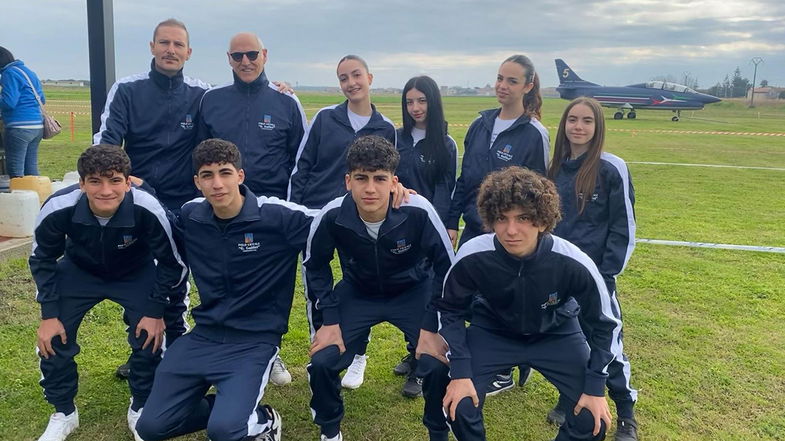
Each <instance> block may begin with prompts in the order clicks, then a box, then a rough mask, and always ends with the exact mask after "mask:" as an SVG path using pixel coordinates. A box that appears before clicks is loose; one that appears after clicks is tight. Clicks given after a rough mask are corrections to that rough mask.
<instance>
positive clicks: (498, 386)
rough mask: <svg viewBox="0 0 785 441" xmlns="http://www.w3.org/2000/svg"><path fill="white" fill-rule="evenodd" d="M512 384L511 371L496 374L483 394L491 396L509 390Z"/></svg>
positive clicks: (513, 384)
mask: <svg viewBox="0 0 785 441" xmlns="http://www.w3.org/2000/svg"><path fill="white" fill-rule="evenodd" d="M514 386H515V381H513V379H512V372H510V373H508V374H496V378H494V379H493V381H492V382H491V384H489V385H488V392H486V393H485V395H486V396H493V395H496V394H498V393H502V392H504V391H506V390H510V389H512V388H513V387H514Z"/></svg>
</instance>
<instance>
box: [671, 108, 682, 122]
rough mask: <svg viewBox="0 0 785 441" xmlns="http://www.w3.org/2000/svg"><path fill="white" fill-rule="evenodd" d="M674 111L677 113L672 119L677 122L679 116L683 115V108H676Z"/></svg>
mask: <svg viewBox="0 0 785 441" xmlns="http://www.w3.org/2000/svg"><path fill="white" fill-rule="evenodd" d="M673 112H674V113H675V114H676V115H675V116H674V117H673V118H671V121H673V122H677V121H678V120H679V117H680V116H681V110H674V111H673Z"/></svg>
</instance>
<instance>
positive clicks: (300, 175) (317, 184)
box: [288, 55, 396, 389]
mask: <svg viewBox="0 0 785 441" xmlns="http://www.w3.org/2000/svg"><path fill="white" fill-rule="evenodd" d="M336 73H337V75H338V82H339V84H340V86H341V91H342V92H343V94H344V96H345V97H346V101H344V102H343V103H341V104H337V105H333V106H328V107H325V108H323V109H321V110H319V112H317V113H316V115H315V116H314V117H313V120H312V122H311V126H310V128H309V129H308V133H306V135H305V137H304V138H303V142H302V144H301V145H300V149H299V150H298V152H297V162H296V166H295V168H294V171H293V172H292V177H291V179H290V181H289V190H288V199H289V200H290V201H292V202H295V203H298V204H302V205H305V206H306V207H309V208H317V209H319V208H322V207H324V206H325V205H326V204H327V203H328V202H330V201H332V200H333V199H335V198H337V197H339V196H342V195H344V194H346V187H345V185H346V184H345V182H344V176H345V175H346V151H347V150H348V149H349V145H351V143H352V142H353V141H354V140H355V139H357V138H359V137H361V136H368V135H378V136H381V137H382V138H385V139H387V140H388V141H390V143H392V144H393V145H395V144H396V136H395V125H394V124H393V123H392V121H391V120H390V119H389V118H387V117H386V116H384V115H382V114H381V113H379V112H377V111H376V106H374V105H373V104H372V103H371V84H372V83H373V74H372V73H370V72H369V70H368V63H366V62H365V60H363V59H362V58H360V57H359V56H357V55H347V56H345V57H343V58H341V60H340V61H339V62H338V67H337V69H336ZM306 297H307V299H306V308H307V310H308V314H309V316H311V317H312V318H313V319H314V320H316V321H317V322H318V321H319V320H320V318H319V311H318V310H316V309H315V308H314V307H313V303H314V302H315V301H316V299H315V298H314V297H313V296H312V295H311V294H310V293H308V292H306ZM366 361H367V357H366V355H365V350H362V351H360V352H358V354H357V358H356V360H355V361H354V363H352V365H351V366H349V369H348V370H347V372H346V375H344V378H343V382H342V385H343V386H344V387H346V388H348V389H356V388H358V387H360V386H361V385H362V383H363V381H364V379H365V366H366Z"/></svg>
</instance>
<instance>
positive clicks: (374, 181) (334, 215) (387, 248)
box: [303, 136, 454, 441]
mask: <svg viewBox="0 0 785 441" xmlns="http://www.w3.org/2000/svg"><path fill="white" fill-rule="evenodd" d="M398 162H399V155H398V151H397V150H395V147H393V145H392V144H391V143H390V142H389V141H387V140H386V139H384V138H381V137H379V136H365V137H361V138H358V139H357V140H356V141H354V143H353V144H352V145H351V146H350V147H349V150H348V152H347V155H346V163H347V170H348V171H347V173H346V177H345V181H346V189H347V190H348V191H349V194H347V195H345V196H341V197H339V198H337V199H334V200H333V201H332V202H329V203H328V204H327V205H326V206H325V207H324V208H323V209H322V210H321V211H320V212H319V215H318V216H317V217H316V219H314V221H313V225H312V226H311V233H310V236H309V238H308V246H307V249H306V253H305V260H304V262H303V265H304V267H305V274H304V279H305V283H306V289H307V291H308V292H309V294H311V295H312V296H314V297H315V298H316V299H317V302H316V311H317V312H318V313H319V314H316V316H314V315H311V316H309V319H310V320H311V322H312V323H311V326H312V329H314V330H316V331H315V334H314V335H313V336H312V344H311V349H310V355H311V362H310V363H309V364H308V377H309V381H310V384H311V391H312V394H313V396H312V398H311V409H312V412H313V415H314V422H315V423H316V424H317V425H319V426H320V429H321V439H322V440H329V441H338V440H341V439H342V435H341V430H340V425H341V420H342V419H343V415H344V405H343V400H342V399H341V380H340V378H339V376H338V374H339V373H340V372H341V371H342V370H343V369H346V368H347V367H348V366H349V365H350V364H351V363H352V360H353V358H354V355H355V354H357V353H358V351H361V350H363V348H364V347H365V344H366V339H367V336H368V333H369V332H370V328H371V327H372V326H374V325H376V324H379V323H382V322H388V323H390V324H392V325H393V326H395V327H396V328H398V329H399V330H400V331H402V332H403V334H404V337H405V338H406V341H407V342H408V343H409V345H410V346H416V345H418V339H420V338H422V335H423V334H424V333H430V334H432V335H435V332H436V330H437V318H436V311H435V310H434V309H433V308H432V307H431V301H432V299H433V298H436V297H438V296H439V295H441V285H442V281H443V279H444V275H445V273H446V272H447V270H448V268H449V267H450V264H451V263H452V259H453V257H454V254H453V250H452V244H451V243H450V238H449V236H448V235H447V230H446V229H445V228H444V225H443V224H442V222H441V220H440V219H439V215H438V214H437V213H436V210H435V209H434V208H433V206H432V205H431V204H430V202H428V200H427V199H425V198H423V197H422V196H419V195H411V196H410V197H409V200H408V202H404V203H403V204H402V205H401V206H400V208H394V206H393V197H392V196H391V192H392V191H393V190H394V189H395V188H397V186H398V179H397V177H396V176H395V169H396V168H397V167H398ZM336 249H337V250H338V256H339V258H340V260H341V270H342V275H343V278H342V279H341V280H340V281H339V282H338V283H337V284H336V285H335V286H333V274H332V269H331V268H330V261H331V260H332V259H333V255H334V253H335V250H336ZM429 331H430V332H429Z"/></svg>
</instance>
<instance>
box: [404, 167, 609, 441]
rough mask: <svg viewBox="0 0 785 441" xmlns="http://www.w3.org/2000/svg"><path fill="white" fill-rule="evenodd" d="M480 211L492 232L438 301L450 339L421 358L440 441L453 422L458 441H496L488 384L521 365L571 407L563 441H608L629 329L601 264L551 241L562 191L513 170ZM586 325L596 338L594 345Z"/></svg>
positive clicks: (484, 190) (427, 348) (460, 260)
mask: <svg viewBox="0 0 785 441" xmlns="http://www.w3.org/2000/svg"><path fill="white" fill-rule="evenodd" d="M477 205H478V208H479V213H480V216H481V217H482V220H483V222H484V223H485V225H486V226H487V227H489V228H490V229H492V230H493V233H490V234H485V235H482V236H478V237H476V238H474V239H471V240H470V241H468V242H467V243H466V244H464V245H463V246H462V247H461V249H460V250H459V251H458V254H457V256H456V258H455V263H454V264H453V266H452V267H451V268H450V271H449V272H448V273H447V277H446V280H445V283H444V292H443V296H442V297H441V298H440V299H438V300H436V301H435V306H436V309H437V310H438V312H439V324H440V329H439V334H441V337H443V338H444V340H442V338H441V337H440V336H439V335H435V334H432V335H427V334H426V335H425V337H427V338H429V339H430V340H429V341H428V342H424V341H423V336H422V335H421V345H420V346H419V347H418V349H417V353H418V355H419V356H420V362H419V366H418V369H419V372H418V374H419V375H421V376H422V377H423V379H424V380H423V394H424V396H425V416H424V417H423V423H424V424H425V426H426V428H427V429H428V431H429V435H430V439H431V440H432V441H436V440H438V441H446V440H447V435H448V423H449V428H450V429H451V430H452V431H453V434H454V435H455V437H456V439H458V440H459V441H470V440H471V441H474V440H485V439H486V436H485V427H484V425H483V416H482V406H483V402H484V399H485V391H486V390H487V389H488V384H489V383H490V382H491V381H493V378H494V376H495V375H496V373H497V372H500V371H503V370H505V369H509V368H511V367H513V366H519V365H525V366H531V367H532V368H534V369H536V370H537V371H539V372H540V373H542V375H543V376H544V377H545V378H546V379H547V380H548V381H550V382H551V383H552V384H553V385H554V386H556V388H557V389H559V392H560V393H561V394H562V395H563V396H565V397H567V398H569V400H570V408H571V409H573V412H568V415H567V419H566V422H565V423H564V425H562V426H561V428H560V429H559V432H558V435H557V437H556V441H568V440H569V441H572V440H576V441H577V440H602V439H604V438H605V432H606V430H607V428H608V426H609V425H610V422H611V415H610V409H609V408H608V403H607V401H606V400H605V379H606V377H607V366H608V364H609V363H610V362H611V360H613V357H614V354H613V352H614V351H616V350H618V348H616V347H615V346H616V345H615V342H616V341H617V338H616V337H617V336H618V334H619V332H620V331H621V322H620V321H618V320H617V319H615V318H614V316H613V314H612V312H611V306H610V297H609V295H608V290H607V288H606V286H605V283H604V282H603V279H602V276H601V275H600V273H599V271H598V270H597V267H596V266H595V264H594V263H593V262H592V260H591V259H590V258H589V257H588V256H587V255H586V254H584V253H583V252H581V251H580V250H579V249H578V248H577V247H576V246H574V245H573V244H571V243H570V242H567V241H565V240H564V239H561V238H559V237H556V236H553V235H551V234H550V231H551V230H553V228H554V226H555V225H556V223H557V222H558V221H559V218H560V214H559V196H558V193H557V191H556V188H555V186H554V185H553V183H552V182H550V181H549V180H548V179H546V178H544V177H542V176H540V175H539V174H537V173H535V172H532V171H529V170H527V169H524V168H520V167H509V168H507V169H504V170H501V171H497V172H494V173H491V174H489V175H488V176H487V177H486V178H485V180H484V181H483V183H482V186H481V187H480V192H479V196H478V199H477ZM467 317H471V324H470V325H469V326H468V328H467V327H466V324H465V322H466V319H467ZM579 318H580V319H581V320H582V321H583V322H584V323H585V324H586V326H587V327H589V328H590V329H591V330H592V332H591V337H590V338H589V340H588V344H587V339H586V337H585V336H584V334H583V332H582V331H581V327H580V325H579V323H578V320H579ZM445 341H446V343H447V345H448V347H449V352H447V351H446V349H447V348H445V347H444V342H445ZM445 415H446V419H445Z"/></svg>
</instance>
